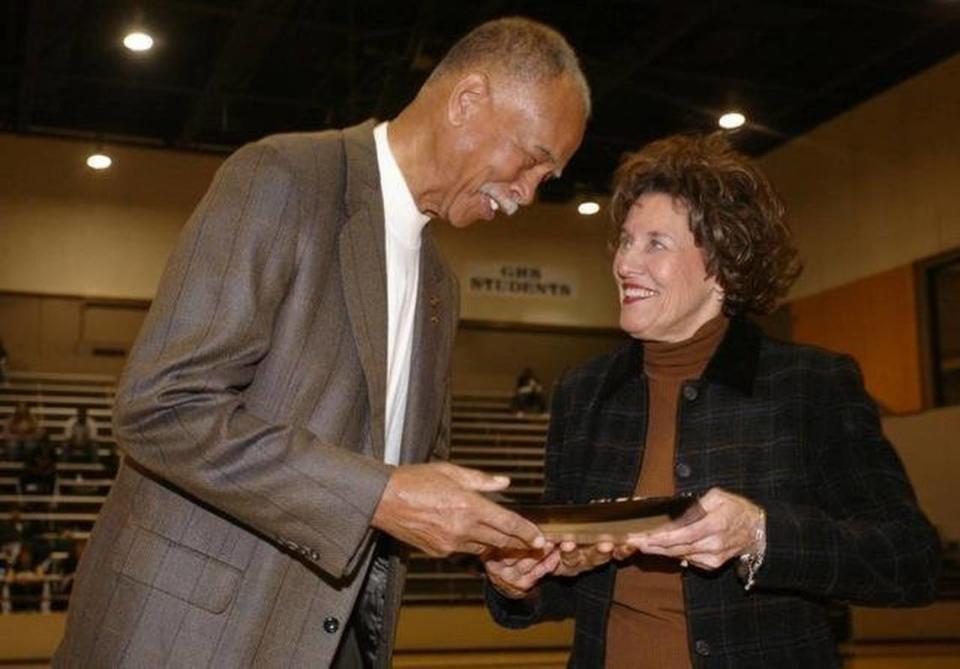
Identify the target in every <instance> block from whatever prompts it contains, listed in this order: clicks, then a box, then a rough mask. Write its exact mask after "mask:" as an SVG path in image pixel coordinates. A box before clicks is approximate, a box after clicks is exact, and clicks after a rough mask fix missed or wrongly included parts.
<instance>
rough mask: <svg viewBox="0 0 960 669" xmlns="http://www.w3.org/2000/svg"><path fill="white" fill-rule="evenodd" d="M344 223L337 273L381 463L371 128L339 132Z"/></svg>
mask: <svg viewBox="0 0 960 669" xmlns="http://www.w3.org/2000/svg"><path fill="white" fill-rule="evenodd" d="M343 139H344V151H345V160H346V193H345V200H346V212H347V222H346V223H345V224H344V226H343V229H342V230H341V231H340V270H341V273H342V276H343V291H344V295H345V297H346V303H347V312H348V314H349V316H350V322H351V324H352V326H353V333H354V337H355V339H356V342H357V349H358V351H359V354H360V364H361V366H362V367H363V373H364V377H365V378H366V381H367V395H368V399H369V401H370V423H371V425H370V428H371V430H372V431H373V434H372V435H371V441H372V443H373V451H374V452H373V453H372V456H373V457H375V458H378V459H383V450H384V430H385V427H384V421H385V412H386V378H387V276H386V250H385V245H386V241H385V237H384V235H385V234H386V233H385V225H384V218H383V199H382V195H381V192H380V173H379V170H378V168H377V151H376V144H375V143H374V140H373V122H372V121H368V122H367V123H364V124H362V125H359V126H355V127H353V128H348V129H346V130H344V131H343Z"/></svg>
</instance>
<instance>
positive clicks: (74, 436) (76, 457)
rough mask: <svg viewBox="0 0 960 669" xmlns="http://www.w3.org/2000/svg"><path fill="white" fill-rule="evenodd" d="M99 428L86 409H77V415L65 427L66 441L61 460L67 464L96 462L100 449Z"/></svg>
mask: <svg viewBox="0 0 960 669" xmlns="http://www.w3.org/2000/svg"><path fill="white" fill-rule="evenodd" d="M98 430H99V427H98V426H97V423H96V422H95V421H94V420H93V418H92V417H91V416H90V415H89V414H88V413H87V408H86V407H77V414H76V416H74V417H73V418H71V419H70V420H68V421H67V424H66V425H65V426H64V435H65V439H64V442H63V449H62V452H61V459H62V460H63V461H65V462H96V461H97V451H98V447H99V439H98V438H97V437H98Z"/></svg>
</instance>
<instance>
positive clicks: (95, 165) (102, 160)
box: [87, 153, 113, 170]
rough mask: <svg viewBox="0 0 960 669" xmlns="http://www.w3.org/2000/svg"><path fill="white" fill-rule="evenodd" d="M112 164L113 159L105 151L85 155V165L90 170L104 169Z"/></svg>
mask: <svg viewBox="0 0 960 669" xmlns="http://www.w3.org/2000/svg"><path fill="white" fill-rule="evenodd" d="M112 164H113V159H112V158H110V156H108V155H107V154H105V153H94V154H92V155H90V156H87V167H89V168H90V169H92V170H105V169H107V168H108V167H110V166H111V165H112Z"/></svg>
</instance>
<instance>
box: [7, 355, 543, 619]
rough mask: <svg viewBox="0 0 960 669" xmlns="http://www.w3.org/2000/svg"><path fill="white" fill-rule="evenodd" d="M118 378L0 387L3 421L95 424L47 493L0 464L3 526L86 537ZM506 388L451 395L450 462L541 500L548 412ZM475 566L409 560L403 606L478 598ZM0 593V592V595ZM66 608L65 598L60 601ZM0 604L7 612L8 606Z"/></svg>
mask: <svg viewBox="0 0 960 669" xmlns="http://www.w3.org/2000/svg"><path fill="white" fill-rule="evenodd" d="M114 396H115V380H114V379H113V377H109V376H98V375H97V376H95V375H78V374H50V373H27V372H13V373H10V374H9V375H8V378H7V380H6V381H5V382H3V383H0V422H2V421H6V420H7V419H8V418H9V416H10V415H12V413H13V411H14V408H15V406H16V405H17V403H18V402H26V403H27V404H28V405H29V407H30V409H31V411H32V413H33V416H34V417H35V418H36V420H37V422H38V423H39V425H40V427H42V428H43V429H44V430H45V431H46V434H47V438H48V439H49V441H50V442H51V443H52V444H54V445H55V446H58V445H61V444H63V442H64V441H65V439H66V438H67V434H66V430H67V428H68V426H69V424H70V422H71V421H72V420H74V419H75V418H76V416H77V408H78V407H85V408H86V410H87V415H88V416H89V417H90V418H92V419H93V421H94V422H95V423H96V425H97V433H96V443H97V452H96V461H85V462H72V461H58V462H57V464H56V478H55V482H54V485H53V491H52V494H30V493H28V492H27V491H25V490H23V486H22V485H21V474H22V472H23V469H24V463H23V462H21V461H0V523H10V522H11V521H12V520H13V519H14V518H16V519H18V521H19V522H22V523H29V524H30V525H31V527H33V528H34V529H35V531H37V532H39V533H40V535H41V536H43V537H46V538H47V539H49V540H50V541H53V540H54V539H57V540H64V539H66V540H74V541H83V540H85V539H86V538H87V537H88V536H89V532H90V529H91V528H92V527H93V523H94V521H95V520H96V516H97V512H98V510H99V508H100V505H101V504H103V501H104V500H105V499H106V495H107V494H108V493H109V491H110V487H111V486H112V484H113V476H114V475H115V473H116V467H117V464H118V461H119V452H118V450H117V446H116V442H115V441H114V438H113V433H112V429H111V411H112V406H113V399H114ZM510 399H511V394H510V393H509V392H472V393H456V394H454V397H453V407H452V409H453V417H452V419H453V420H452V434H451V452H450V459H451V461H452V462H455V463H457V464H460V465H463V466H467V467H473V468H476V469H480V470H483V471H486V472H489V473H498V474H507V475H509V476H510V477H511V479H512V485H511V487H510V489H509V491H507V492H508V496H509V497H510V498H513V499H516V500H518V501H524V500H532V499H536V498H538V497H539V496H540V493H541V490H542V486H543V481H542V469H543V444H544V440H545V437H546V431H547V423H548V417H547V415H546V414H525V415H518V414H516V413H514V412H513V411H512V410H511V408H510ZM67 576H68V575H67V574H60V575H50V576H44V579H45V580H44V588H43V594H42V595H41V601H40V602H39V603H37V604H38V606H36V607H34V610H36V608H39V609H40V610H50V608H51V606H54V608H56V605H57V601H56V598H57V596H58V595H57V592H58V588H57V587H56V585H57V582H58V580H62V579H64V578H66V577H67ZM482 583H483V579H482V568H481V566H480V563H479V562H478V561H477V560H476V559H475V558H472V557H469V556H455V557H453V558H449V559H437V558H432V557H430V556H428V555H426V554H424V553H419V552H414V553H412V555H411V556H410V565H409V571H408V577H407V588H406V591H405V593H404V604H407V605H416V604H444V603H456V604H465V603H478V602H480V601H481V599H482V590H481V588H482ZM0 599H2V598H0ZM62 604H65V602H62ZM10 608H11V607H10V605H9V601H7V605H6V610H10Z"/></svg>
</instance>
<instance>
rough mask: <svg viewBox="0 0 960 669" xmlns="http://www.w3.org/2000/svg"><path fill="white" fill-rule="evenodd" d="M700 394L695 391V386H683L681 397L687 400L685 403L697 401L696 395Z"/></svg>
mask: <svg viewBox="0 0 960 669" xmlns="http://www.w3.org/2000/svg"><path fill="white" fill-rule="evenodd" d="M699 394H700V391H699V390H697V387H696V386H684V387H683V396H684V397H686V398H687V401H689V402H692V401H693V400H695V399H697V395H699Z"/></svg>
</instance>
